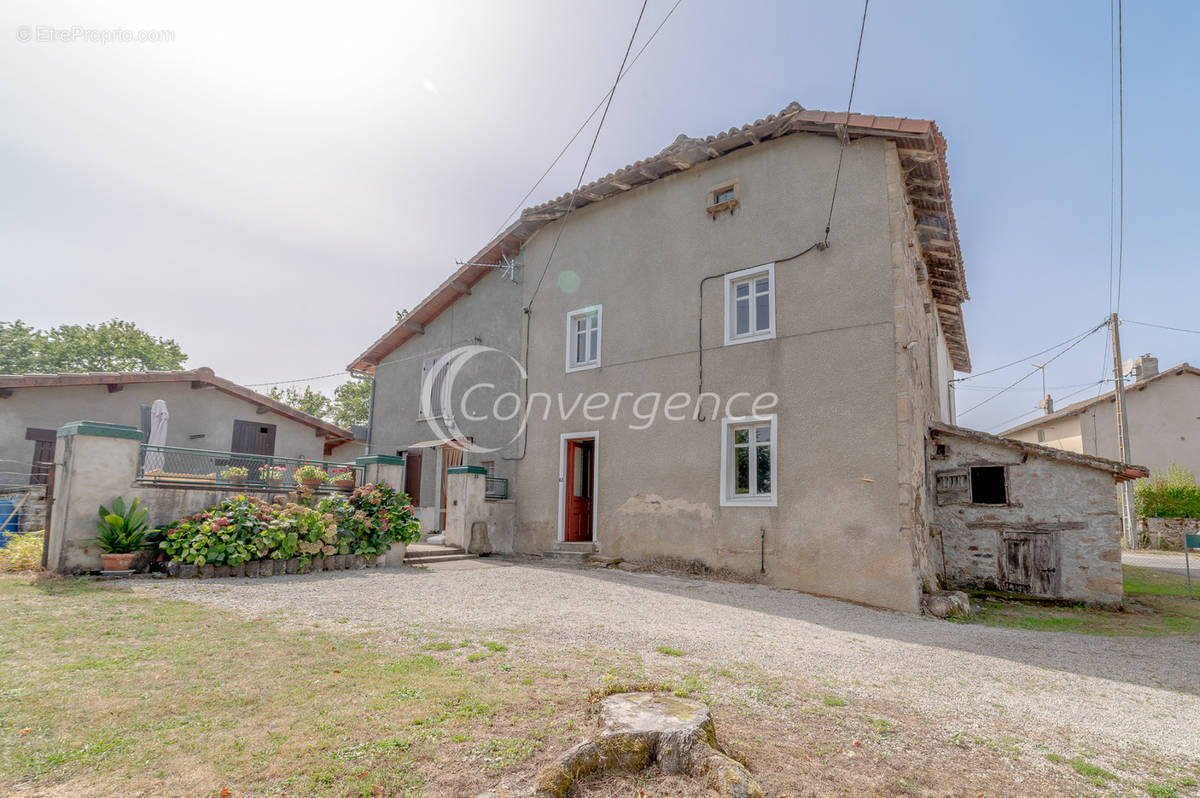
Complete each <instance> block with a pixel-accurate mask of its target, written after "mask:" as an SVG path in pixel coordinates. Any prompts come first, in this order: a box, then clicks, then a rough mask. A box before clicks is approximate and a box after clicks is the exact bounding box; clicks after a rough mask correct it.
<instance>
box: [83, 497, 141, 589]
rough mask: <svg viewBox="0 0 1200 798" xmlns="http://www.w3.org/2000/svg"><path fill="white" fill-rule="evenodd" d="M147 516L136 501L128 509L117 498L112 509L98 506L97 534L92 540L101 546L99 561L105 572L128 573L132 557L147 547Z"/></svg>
mask: <svg viewBox="0 0 1200 798" xmlns="http://www.w3.org/2000/svg"><path fill="white" fill-rule="evenodd" d="M148 516H149V513H147V512H146V510H145V509H144V508H142V507H139V506H138V500H137V498H134V500H133V503H132V504H130V505H129V507H128V509H126V507H125V500H124V499H122V498H120V497H119V496H118V497H117V498H116V499H115V500H114V501H113V503H112V510H109V509H108V508H107V507H105V506H104V505H100V520H99V521H97V522H96V528H97V529H98V530H99V531H100V535H99V536H98V537H96V538H93V539H92V541H93V542H94V543H96V544H98V545H99V546H100V549H101V551H102V552H103V553H102V554H101V555H100V561H101V562H102V563H103V566H104V570H105V571H128V570H130V568H129V566H130V565H132V564H133V558H134V556H135V555H136V554H137V553H138V552H139V551H141V550H142V549H144V548H146V540H145V538H146V535H145V533H144V532H143V531H142V530H144V529H145V528H146V518H147V517H148Z"/></svg>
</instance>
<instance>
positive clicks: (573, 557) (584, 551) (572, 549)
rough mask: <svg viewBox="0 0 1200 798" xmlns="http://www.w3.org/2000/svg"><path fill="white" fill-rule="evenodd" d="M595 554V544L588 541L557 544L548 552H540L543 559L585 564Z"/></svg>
mask: <svg viewBox="0 0 1200 798" xmlns="http://www.w3.org/2000/svg"><path fill="white" fill-rule="evenodd" d="M595 553H596V544H595V543H594V542H592V541H590V540H585V541H583V542H570V543H567V542H561V541H560V542H558V543H555V544H554V547H553V548H552V549H550V551H544V552H542V556H543V557H548V558H550V559H554V560H566V561H568V562H585V561H586V560H587V558H588V557H591V556H592V555H593V554H595Z"/></svg>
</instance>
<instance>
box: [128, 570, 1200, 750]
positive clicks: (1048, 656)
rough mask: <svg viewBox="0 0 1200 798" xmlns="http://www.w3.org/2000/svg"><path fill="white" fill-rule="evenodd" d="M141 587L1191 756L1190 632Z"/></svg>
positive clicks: (343, 589)
mask: <svg viewBox="0 0 1200 798" xmlns="http://www.w3.org/2000/svg"><path fill="white" fill-rule="evenodd" d="M143 584H144V583H143ZM138 589H139V591H145V592H147V593H149V594H152V595H156V596H162V597H167V598H179V599H185V600H188V601H195V602H200V603H203V604H206V605H211V606H216V607H222V608H226V609H230V610H233V611H236V612H239V613H242V614H248V615H252V616H261V615H263V614H265V613H283V614H284V616H285V617H296V616H301V617H307V618H309V619H313V620H317V621H323V622H338V623H340V624H348V625H349V626H350V627H352V628H354V627H357V628H360V629H368V628H369V629H371V630H372V633H376V634H383V635H385V636H388V635H392V636H395V637H396V638H399V637H401V636H404V635H411V633H412V632H414V631H417V632H420V633H421V634H422V636H424V637H426V638H427V639H441V638H445V637H450V636H452V635H455V634H458V635H462V634H469V635H476V636H486V637H491V638H495V639H499V640H515V639H519V640H521V641H522V645H523V646H524V647H526V648H528V647H529V646H530V645H531V644H540V646H541V647H544V648H545V649H546V650H556V651H565V650H572V649H582V650H590V651H602V650H608V651H624V652H632V653H633V654H635V655H636V654H642V655H645V656H647V657H653V656H657V655H655V654H654V651H655V649H656V648H657V647H658V646H663V645H666V646H672V647H674V648H677V649H680V650H682V651H684V652H688V654H687V657H686V659H687V660H688V661H691V662H699V663H701V664H704V665H712V666H726V665H728V666H737V667H743V668H745V667H750V668H753V669H758V670H760V671H762V672H763V673H765V674H768V675H772V676H777V677H782V678H785V679H787V678H791V679H803V680H805V681H811V680H814V679H816V680H820V681H821V682H822V683H824V684H836V685H837V686H838V689H839V690H840V691H841V692H843V693H845V694H847V695H850V696H858V697H861V698H867V699H870V698H876V699H886V700H890V701H895V702H897V703H898V704H899V705H900V706H902V707H903V708H905V709H906V710H908V711H911V712H914V713H917V714H918V715H921V716H924V717H927V718H930V719H931V720H934V721H940V722H950V721H954V722H961V723H964V724H979V725H980V726H986V725H988V724H990V723H993V722H1002V723H1004V724H1006V725H1008V726H1010V727H1018V728H1028V729H1030V730H1031V731H1032V730H1037V731H1039V732H1041V733H1045V732H1053V733H1059V732H1061V733H1064V734H1066V735H1068V736H1070V737H1077V736H1083V737H1088V738H1100V739H1107V740H1110V741H1112V742H1113V743H1116V744H1118V745H1121V746H1130V745H1132V746H1141V745H1146V746H1148V747H1149V748H1151V749H1154V750H1158V751H1162V752H1164V753H1167V752H1176V753H1182V754H1187V755H1190V756H1194V755H1195V752H1197V751H1200V723H1197V722H1196V721H1197V719H1198V718H1200V697H1198V696H1200V637H1175V638H1122V637H1095V636H1089V635H1073V634H1064V633H1056V632H1035V631H1024V630H1014V629H999V628H990V627H984V626H975V625H962V624H954V623H947V622H942V621H935V620H932V619H928V618H922V617H918V616H912V615H904V614H900V613H894V612H888V611H881V610H873V609H867V608H863V607H858V606H855V605H851V604H846V603H843V602H839V601H833V600H829V599H821V598H816V597H813V596H808V595H804V594H801V593H795V592H792V591H787V590H775V589H771V588H768V587H764V586H759V585H743V584H733V583H727V582H715V581H706V580H699V579H688V578H682V577H676V576H665V575H659V574H647V573H625V572H622V571H614V570H605V569H595V568H580V567H572V566H564V565H556V564H551V563H547V562H541V561H531V560H520V559H516V560H496V559H492V560H488V561H479V560H472V561H464V562H459V563H445V564H442V565H439V566H434V567H431V568H429V569H414V568H399V569H390V570H370V571H357V572H339V573H328V574H313V575H309V576H291V577H276V578H272V579H253V580H212V581H194V580H169V581H163V582H158V583H153V585H151V586H147V587H145V588H138ZM341 628H342V629H346V628H347V627H346V626H342V627H341Z"/></svg>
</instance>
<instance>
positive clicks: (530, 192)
mask: <svg viewBox="0 0 1200 798" xmlns="http://www.w3.org/2000/svg"><path fill="white" fill-rule="evenodd" d="M682 2H683V0H675V5H673V6H671V10H670V11H668V12H667V15H666V16H665V17H663V18H662V22H660V23H658V27H657V28H655V29H654V32H653V33H651V34H650V38H648V39H646V41H645V43H644V44H642V46H641V47H639V48H638V51H637V52H636V53H634V54H633V58H632V59H631V60H630V61H629V65H628V66H627V67H625V68H624V70H622V72H621V75H620V77H618V78H617V82H618V83H620V82H621V80H623V79H624V78H625V76H626V75H628V74H629V71H630V70H631V69H633V65H634V64H636V63H637V62H638V59H639V58H641V57H642V53H644V52H646V48H647V47H649V46H650V43H651V42H652V41H654V37H656V36H658V32H659V31H660V30H662V29H663V26H664V25H666V24H667V20H669V19H670V18H671V15H672V14H674V13H675V9H677V8H679V4H680V3H682ZM615 88H616V87H615V86H614V87H613V89H610V90H609V91H608V93H607V94H605V95H604V96H603V97H601V98H600V102H598V103H596V107H595V108H593V109H592V112H591V113H590V114H588V115H587V119H584V120H583V122H582V123H581V124H580V125H579V128H578V129H577V130H576V131H575V133H574V135H572V136H571V138H570V140H569V141H568V142H567V143H566V144H565V145H563V148H562V149H561V150H559V151H558V155H555V156H554V160H553V161H551V162H550V165H549V166H547V167H546V171H544V172H542V176H541V177H539V178H538V179H537V182H536V183H534V184H533V187H532V188H530V189H529V190H528V191H526V192H525V196H523V197H521V199H520V200H519V201H518V202H517V204H516V205H515V206H513V209H512V210H511V211H509V212H508V216H505V217H504V221H503V222H501V223H500V227H498V228H497V229H496V232H495V233H493V234H492V238H495V237H496V236H498V235H500V234H501V233H502V232H504V228H505V227H507V226H508V220H509V219H511V218H512V217H513V215H514V214H516V213H518V212H520V210H521V208H523V207H524V206H525V203H526V201H528V200H529V198H530V197H532V196H533V192H535V191H537V190H538V186H540V185H541V184H542V181H543V180H545V179H546V177H547V176H548V175H549V174H550V172H552V171H553V170H554V167H556V166H558V162H559V161H561V160H562V157H563V156H564V155H566V154H567V150H569V149H571V145H572V144H574V143H575V139H577V138H579V134H580V133H582V132H583V131H584V129H585V128H586V127H587V126H588V123H589V122H591V121H592V119H593V118H594V117H595V116H596V114H597V113H599V112H600V109H601V108H603V107H604V104H605V103H606V102H608V99H609V98H610V97H611V96H612V93H613V90H614V89H615Z"/></svg>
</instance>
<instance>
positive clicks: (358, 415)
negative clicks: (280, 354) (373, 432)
mask: <svg viewBox="0 0 1200 798" xmlns="http://www.w3.org/2000/svg"><path fill="white" fill-rule="evenodd" d="M270 396H271V398H272V399H274V400H276V401H279V402H283V403H284V404H287V405H291V406H292V407H294V408H296V409H297V410H300V411H303V412H305V413H308V414H309V415H310V416H316V417H317V418H323V419H325V420H326V421H332V422H333V423H334V424H337V425H338V426H339V427H345V428H346V429H349V428H350V426H351V425H352V424H365V423H367V415H368V413H369V412H370V408H371V381H370V380H350V381H349V382H344V383H342V384H341V385H339V386H338V387H336V388H334V389H333V398H332V399H330V398H329V397H328V396H326V395H325V394H323V393H321V392H320V391H314V390H313V389H312V387H311V386H307V385H306V386H305V387H304V392H303V393H301V392H300V390H299V389H298V388H284V389H283V390H280V388H279V386H278V385H277V386H275V387H274V388H272V389H271V393H270Z"/></svg>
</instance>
